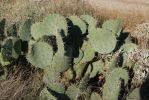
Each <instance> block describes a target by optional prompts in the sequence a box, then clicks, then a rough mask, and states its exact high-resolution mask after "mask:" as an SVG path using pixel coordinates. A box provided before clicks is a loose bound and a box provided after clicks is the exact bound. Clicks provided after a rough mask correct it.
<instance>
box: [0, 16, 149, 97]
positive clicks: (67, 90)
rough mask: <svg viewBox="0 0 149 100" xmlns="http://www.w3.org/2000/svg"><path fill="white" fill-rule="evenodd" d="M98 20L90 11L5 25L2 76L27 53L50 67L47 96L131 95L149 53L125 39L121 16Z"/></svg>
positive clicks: (34, 64) (42, 66)
mask: <svg viewBox="0 0 149 100" xmlns="http://www.w3.org/2000/svg"><path fill="white" fill-rule="evenodd" d="M98 22H99V23H100V21H97V20H96V19H95V18H93V17H92V16H89V15H81V16H67V17H64V16H62V15H60V14H49V15H48V16H47V17H46V18H45V19H43V21H41V22H36V23H33V22H32V20H31V19H26V20H25V21H24V22H23V23H21V24H20V25H19V28H18V30H17V31H15V30H14V28H12V27H11V28H9V27H8V28H6V29H7V31H3V30H5V28H4V27H2V25H0V35H1V38H0V50H1V51H0V64H1V66H0V79H4V78H6V75H7V74H5V73H4V74H1V73H3V72H6V71H5V70H4V69H5V66H7V65H9V64H11V63H12V62H14V61H16V60H17V59H18V58H19V57H22V56H24V57H26V59H27V61H28V63H29V64H30V65H31V67H34V68H37V69H42V70H43V71H44V75H43V82H44V83H45V85H46V86H45V87H44V89H43V90H42V92H41V93H40V97H39V98H40V99H41V100H121V99H119V98H126V96H127V95H126V94H127V93H128V91H126V89H125V88H127V86H128V85H129V83H130V82H129V81H130V80H131V82H132V83H134V82H136V81H134V80H135V78H136V77H137V75H138V73H137V72H138V70H139V71H140V70H142V68H144V69H145V70H148V67H147V66H148V56H149V55H148V51H147V50H144V49H140V48H138V45H136V44H134V43H133V41H131V39H130V40H129V41H127V40H128V39H122V38H123V35H124V34H123V31H122V28H123V21H122V20H121V19H112V20H111V19H110V20H107V21H104V22H103V24H102V25H101V27H99V26H98ZM1 23H2V22H0V24H1ZM100 24H101V23H100ZM24 43H26V45H27V46H24ZM136 67H137V68H136ZM131 68H132V69H133V71H134V76H133V77H130V75H129V71H130V69H131ZM148 72H149V71H147V73H148ZM147 73H145V76H144V77H143V80H144V79H145V77H147V76H146V75H147ZM140 74H141V73H139V75H140ZM141 79H142V77H141ZM122 87H123V88H122ZM128 100H129V99H128Z"/></svg>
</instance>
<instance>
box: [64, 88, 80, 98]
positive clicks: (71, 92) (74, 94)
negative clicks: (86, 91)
mask: <svg viewBox="0 0 149 100" xmlns="http://www.w3.org/2000/svg"><path fill="white" fill-rule="evenodd" d="M79 93H80V89H79V88H78V87H76V86H75V85H71V86H69V87H68V89H67V91H66V94H67V95H68V97H69V98H70V100H77V98H78V96H79Z"/></svg>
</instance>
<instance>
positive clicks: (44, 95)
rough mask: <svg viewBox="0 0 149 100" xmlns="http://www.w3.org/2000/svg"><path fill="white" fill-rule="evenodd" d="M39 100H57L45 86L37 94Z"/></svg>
mask: <svg viewBox="0 0 149 100" xmlns="http://www.w3.org/2000/svg"><path fill="white" fill-rule="evenodd" d="M39 98H40V99H39V100H57V99H56V98H55V97H54V96H53V95H52V94H50V92H49V91H48V90H47V88H44V89H43V90H42V91H41V93H40V96H39Z"/></svg>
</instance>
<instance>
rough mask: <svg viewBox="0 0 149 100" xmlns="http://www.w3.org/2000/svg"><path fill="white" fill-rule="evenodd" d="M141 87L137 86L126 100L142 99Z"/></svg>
mask: <svg viewBox="0 0 149 100" xmlns="http://www.w3.org/2000/svg"><path fill="white" fill-rule="evenodd" d="M140 99H141V98H140V88H136V89H134V90H133V91H132V93H130V95H129V96H128V97H127V99H126V100H140Z"/></svg>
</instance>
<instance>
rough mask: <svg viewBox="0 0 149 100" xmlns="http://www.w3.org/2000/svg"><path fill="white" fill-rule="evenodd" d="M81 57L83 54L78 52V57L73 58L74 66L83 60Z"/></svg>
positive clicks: (80, 51)
mask: <svg viewBox="0 0 149 100" xmlns="http://www.w3.org/2000/svg"><path fill="white" fill-rule="evenodd" d="M83 57H84V52H83V51H82V50H79V57H78V58H74V64H78V63H80V61H81V60H82V59H83Z"/></svg>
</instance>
